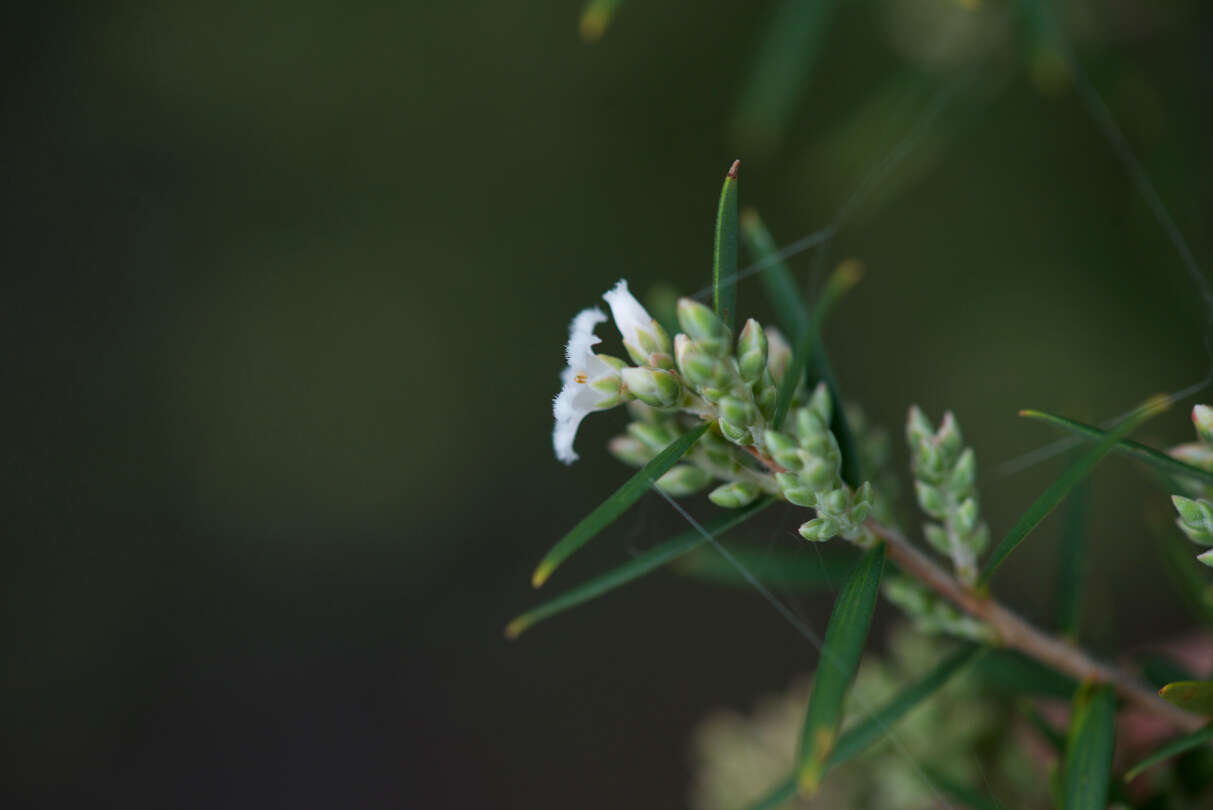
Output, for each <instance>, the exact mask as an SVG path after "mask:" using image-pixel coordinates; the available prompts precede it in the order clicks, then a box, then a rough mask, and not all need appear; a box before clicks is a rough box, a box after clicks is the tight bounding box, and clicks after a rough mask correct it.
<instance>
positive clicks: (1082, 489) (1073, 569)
mask: <svg viewBox="0 0 1213 810" xmlns="http://www.w3.org/2000/svg"><path fill="white" fill-rule="evenodd" d="M1090 520H1091V484H1090V482H1089V481H1083V482H1082V483H1081V484H1079V485H1078V486H1077V487H1075V488H1074V491H1073V492H1072V493H1071V494H1070V503H1069V506H1068V508H1067V509H1066V525H1065V531H1064V532H1063V533H1062V537H1061V564H1060V565H1059V566H1058V569H1057V590H1056V597H1055V599H1056V602H1055V604H1056V605H1057V630H1058V632H1059V633H1061V635H1063V636H1066V637H1067V638H1071V639H1076V638H1078V627H1079V624H1080V623H1081V621H1082V599H1083V594H1084V593H1086V574H1087V545H1088V544H1087V527H1088V525H1089V524H1090Z"/></svg>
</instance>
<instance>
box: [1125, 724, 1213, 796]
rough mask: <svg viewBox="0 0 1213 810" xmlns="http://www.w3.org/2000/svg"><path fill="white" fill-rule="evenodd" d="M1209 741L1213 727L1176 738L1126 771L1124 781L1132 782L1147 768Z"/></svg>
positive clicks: (1212, 738)
mask: <svg viewBox="0 0 1213 810" xmlns="http://www.w3.org/2000/svg"><path fill="white" fill-rule="evenodd" d="M1210 740H1213V725H1209V726H1205V727H1204V728H1199V729H1197V730H1196V731H1193V732H1191V733H1190V734H1185V735H1183V736H1182V737H1177V738H1175V739H1174V740H1171V741H1170V742H1168V743H1166V744H1165V745H1162V746H1160V747H1159V748H1158V750H1157V751H1155V752H1154V753H1152V754H1150V755H1149V756H1148V757H1146V758H1145V759H1143V760H1142V761H1141V762H1139V763H1137V764H1136V765H1134V766H1133V767H1132V768H1130V769H1129V770H1128V771H1126V772H1125V781H1126V782H1132V781H1133V780H1134V779H1136V778H1137V775H1138V774H1140V773H1141V772H1142V771H1144V770H1146V769H1148V768H1153V767H1154V766H1155V765H1157V764H1158V763H1160V762H1164V761H1166V760H1168V759H1171V758H1172V757H1177V756H1179V755H1180V754H1182V753H1184V752H1186V751H1191V750H1192V749H1193V748H1196V747H1197V746H1198V745H1204V744H1205V743H1207V742H1209V741H1210Z"/></svg>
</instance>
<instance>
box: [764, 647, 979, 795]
mask: <svg viewBox="0 0 1213 810" xmlns="http://www.w3.org/2000/svg"><path fill="white" fill-rule="evenodd" d="M982 650H983V648H981V647H978V646H977V645H974V644H966V645H964V646H962V647H960V648H959V649H957V650H956V651H955V652H953V653H952V654H951V655H949V656H948V657H947V658H945V659H944V660H943V661H940V662H939V664H938V665H936V667H935V668H934V669H932V670H931V671H930V672H928V673H927V674H926V675H924V676H922V677H921V678H920V679H918V680H917V681H915V682H914V683H912V684H910V685H909V686H907V687H906V688H904V689H902V690H901V691H899V692H898V693H897V694H896V695H894V696H893V697H892V698H890V699H889V701H888V702H887V703H885V704H884V705H883V706H881V707H880V708H879V709H876V710H875V711H874V712H872V713H871V714H869V715H868V716H867V717H865V718H864V719H863V720H861V721H860V722H859V723H857V724H856V725H855V726H854V727H852V728H850V729H848V730H847V732H846V733H845V734H843V735H842V737H840V738H839V740H838V745H837V747H835V748H834V751H833V753H832V754H830V759H829V762H828V763H827V764H826V771H827V772H829V771H831V770H833V769H834V768H837V767H838V766H840V765H844V764H846V763H847V762H849V761H851V760H852V759H854V758H855V757H857V756H859V755H860V754H862V753H863V752H864V751H866V750H867V749H868V747H869V746H871V745H872V744H873V743H875V742H876V741H877V740H879V739H880V738H881V737H883V736H884V735H885V734H888V733H889V731H890V729H892V728H893V726H895V725H897V723H898V722H900V721H901V719H902V718H903V717H905V716H906V715H907V714H909V713H910V712H911V711H912V710H913V709H914V708H915V707H917V706H918V705H920V704H921V703H922V702H923V701H924V700H926V699H927V698H929V697H931V695H933V694H935V692H937V691H938V690H939V689H940V688H941V687H943V685H944V684H946V683H947V682H948V681H949V680H950V679H951V678H952V676H953V675H955V674H956V673H957V672H959V671H960V670H961V669H963V668H964V666H965V664H968V663H969V662H970V661H972V660H973V658H974V656H976V655H978V654H980V653H981V652H982ZM795 796H796V777H795V775H789V776H788V778H787V779H785V780H784V781H782V782H780V783H779V784H778V785H776V786H775V787H774V788H772V789H771V791H770V792H769V793H767V795H765V796H764V797H763V798H762V799H760V800H759V801H758V802H756V803H754V804H752V805H750V807H749V810H761V808H774V807H778V806H779V805H781V804H783V803H784V802H786V801H788V800H790V799H792V798H794V797H795Z"/></svg>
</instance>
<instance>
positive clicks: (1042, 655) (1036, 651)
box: [868, 521, 1205, 731]
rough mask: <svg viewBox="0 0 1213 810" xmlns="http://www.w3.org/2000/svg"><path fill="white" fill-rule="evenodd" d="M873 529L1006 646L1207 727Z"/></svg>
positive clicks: (892, 553) (895, 535)
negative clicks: (987, 626) (992, 630)
mask: <svg viewBox="0 0 1213 810" xmlns="http://www.w3.org/2000/svg"><path fill="white" fill-rule="evenodd" d="M868 528H870V529H871V530H872V531H873V532H875V533H876V534H877V535H878V536H880V537H882V538H884V540H885V541H886V542H887V543H888V551H889V557H891V558H892V559H893V560H894V561H896V563H897V566H898V567H899V568H900V569H901V570H902V571H903V572H905V573H907V574H909V575H910V576H912V577H914V578H915V579H917V580H918V581H919V582H921V583H923V584H924V585H926V586H927V587H929V588H931V589H932V590H934V591H935V592H936V593H939V594H940V595H942V596H944V597H946V598H947V599H949V600H950V601H952V602H953V603H955V604H956V605H957V606H958V607H960V608H962V609H963V610H965V611H966V612H968V613H969V614H971V615H973V616H976V617H977V618H979V619H981V620H982V621H984V622H985V623H986V624H988V625H989V626H990V627H992V628H993V629H994V631H995V632H996V633H997V634H998V638H999V640H1000V641H1001V642H1002V643H1003V644H1004V645H1005V646H1007V647H1011V648H1013V649H1016V650H1019V651H1020V652H1023V653H1026V654H1027V655H1029V656H1031V657H1032V658H1035V659H1036V660H1038V661H1041V662H1043V663H1045V664H1048V665H1049V666H1051V667H1053V668H1054V669H1056V670H1058V671H1059V672H1064V673H1066V674H1067V675H1071V676H1073V677H1074V678H1075V679H1076V680H1078V681H1080V682H1082V681H1095V682H1098V683H1106V684H1108V685H1110V686H1112V687H1113V688H1115V689H1116V691H1117V693H1119V694H1120V696H1121V697H1123V698H1124V699H1125V700H1128V701H1130V702H1131V703H1135V704H1137V705H1138V706H1140V707H1141V708H1143V709H1147V710H1149V711H1151V712H1153V713H1154V714H1157V715H1158V716H1160V717H1162V718H1163V719H1165V720H1167V721H1168V722H1170V723H1172V724H1173V725H1175V726H1177V727H1178V728H1181V729H1183V730H1185V731H1195V730H1196V729H1198V728H1201V727H1202V726H1203V725H1204V724H1205V721H1204V719H1203V718H1201V717H1197V716H1196V715H1194V714H1192V713H1191V712H1187V711H1184V710H1183V709H1181V708H1179V707H1178V706H1175V705H1173V704H1171V703H1168V702H1167V701H1165V700H1163V699H1162V698H1160V697H1159V696H1158V695H1156V694H1155V693H1154V692H1153V691H1151V690H1150V689H1148V688H1146V687H1145V686H1143V685H1142V684H1140V683H1139V682H1138V681H1137V679H1135V678H1133V677H1132V676H1130V675H1128V674H1126V673H1124V672H1121V671H1120V670H1117V669H1114V668H1112V667H1109V666H1107V665H1106V664H1101V663H1100V662H1098V661H1096V660H1095V659H1094V658H1092V657H1091V656H1089V655H1087V654H1086V653H1085V652H1083V651H1082V650H1080V649H1078V648H1077V647H1075V646H1073V645H1072V644H1068V643H1066V642H1065V641H1062V640H1061V639H1059V638H1057V637H1056V636H1051V635H1049V634H1048V633H1045V632H1044V631H1042V630H1038V629H1037V628H1035V627H1033V626H1032V625H1030V624H1028V622H1027V621H1025V620H1024V619H1022V618H1021V617H1020V616H1019V615H1018V614H1016V613H1014V612H1013V611H1011V610H1010V609H1008V608H1006V607H1003V606H1002V605H1001V604H999V603H998V602H996V601H995V600H994V599H992V598H991V597H988V596H980V595H978V594H977V593H976V592H974V591H972V590H970V589H969V588H966V587H965V586H964V585H962V584H960V581H959V580H957V579H956V578H954V577H953V576H952V575H951V574H949V573H947V572H946V571H944V570H943V569H942V568H940V567H939V566H938V565H936V564H935V563H934V562H932V561H931V559H930V558H928V557H927V556H926V555H925V554H923V553H922V552H921V551H919V550H918V549H917V548H915V547H914V546H913V545H912V544H911V543H910V541H909V540H908V539H906V537H905V535H903V534H902V533H901V532H899V531H897V530H896V529H890V528H889V527H887V526H882V525H880V524H879V523H876V522H874V521H869V522H868Z"/></svg>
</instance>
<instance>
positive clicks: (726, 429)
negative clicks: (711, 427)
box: [717, 417, 754, 444]
mask: <svg viewBox="0 0 1213 810" xmlns="http://www.w3.org/2000/svg"><path fill="white" fill-rule="evenodd" d="M717 424H719V425H720V433H721V435H722V436H724V437H725V438H726V439H728V440H729V441H731V442H732V443H733V444H753V443H754V437H753V436H751V435H750V429H749V428H748V427H744V426H741V425H734V424H733V423H731V422H729V421H728V420H726V419H724V418H723V417H721V419H720V420H719V421H718V422H717Z"/></svg>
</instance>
